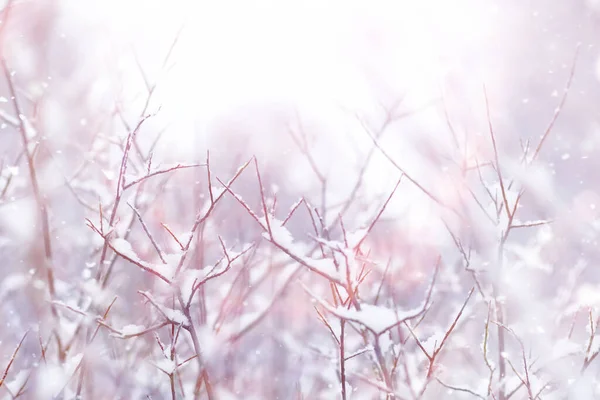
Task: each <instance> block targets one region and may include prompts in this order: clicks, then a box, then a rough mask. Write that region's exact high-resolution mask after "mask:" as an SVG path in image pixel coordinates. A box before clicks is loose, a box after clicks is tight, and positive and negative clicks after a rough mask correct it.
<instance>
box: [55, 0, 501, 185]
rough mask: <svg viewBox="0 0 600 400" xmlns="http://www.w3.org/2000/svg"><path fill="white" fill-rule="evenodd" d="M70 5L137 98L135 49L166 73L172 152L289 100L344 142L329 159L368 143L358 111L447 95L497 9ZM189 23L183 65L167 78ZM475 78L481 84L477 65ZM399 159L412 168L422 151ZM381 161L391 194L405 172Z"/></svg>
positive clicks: (111, 0)
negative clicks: (108, 50)
mask: <svg viewBox="0 0 600 400" xmlns="http://www.w3.org/2000/svg"><path fill="white" fill-rule="evenodd" d="M65 1H67V2H69V5H70V6H71V7H73V10H74V11H75V12H76V13H79V12H81V13H85V14H86V15H91V19H92V20H95V21H98V22H99V24H100V26H101V29H105V30H107V31H108V32H110V36H111V37H112V42H113V46H114V47H115V48H116V49H120V50H119V51H120V52H121V53H120V54H121V56H120V58H118V60H115V61H118V62H119V64H120V67H121V68H122V72H123V73H124V75H125V76H126V77H125V78H124V79H123V82H125V89H126V90H128V91H130V92H131V93H135V92H136V91H137V90H138V89H140V86H137V85H138V84H140V83H141V82H140V81H139V73H138V72H137V71H136V70H135V69H134V67H135V63H134V62H133V60H132V58H131V56H130V54H131V48H134V49H135V52H136V53H137V55H138V58H139V59H140V61H141V64H142V65H143V66H144V68H145V69H146V73H148V74H149V75H151V77H152V75H153V76H154V77H157V76H161V80H160V81H159V89H160V90H159V91H158V92H157V100H158V101H157V103H160V104H161V106H162V109H161V116H162V117H163V118H165V119H166V120H168V121H170V122H171V132H173V133H172V134H171V135H170V136H169V138H170V139H172V143H173V144H172V146H173V147H169V148H173V149H175V148H176V147H178V148H179V150H180V151H183V150H186V149H198V148H202V147H203V146H202V143H203V141H204V140H206V136H205V134H206V133H207V132H209V131H210V129H209V127H210V125H211V124H213V123H215V121H218V120H222V119H224V118H225V119H226V118H228V117H231V116H232V115H235V113H237V112H239V110H240V108H239V107H244V106H250V107H252V106H256V105H258V106H259V107H258V110H259V112H261V111H264V113H265V115H268V114H269V110H268V109H264V108H265V107H263V109H261V106H263V105H265V104H267V105H268V104H280V105H283V107H289V108H290V110H293V109H296V110H298V112H299V113H300V115H301V116H303V117H305V116H306V118H307V120H312V121H320V122H322V124H324V125H326V126H328V127H331V129H325V130H324V131H326V132H327V134H328V135H330V136H331V137H329V138H328V140H329V141H330V142H333V143H335V146H334V147H335V149H331V150H330V153H329V154H328V158H329V160H335V159H336V154H338V155H339V154H342V153H343V152H344V151H347V152H348V154H349V152H350V150H349V149H348V146H351V145H352V146H356V143H357V142H358V143H359V145H360V143H361V141H362V143H363V144H364V145H369V144H370V142H369V139H368V137H367V136H366V135H365V134H364V132H355V133H356V134H355V135H354V137H353V138H352V139H353V140H348V139H349V137H348V135H352V129H355V130H358V129H359V126H357V124H356V120H355V119H354V116H353V113H354V112H357V113H358V114H361V115H366V116H368V117H373V115H374V113H375V112H376V110H377V111H380V108H379V105H380V104H387V105H390V104H391V103H393V102H395V101H396V100H397V99H398V98H399V97H401V96H402V95H404V94H407V95H408V96H407V98H406V100H405V106H406V107H407V108H408V109H410V108H411V107H413V108H414V107H419V106H421V105H423V104H425V103H427V102H430V101H432V100H433V99H435V98H439V96H440V87H441V86H442V83H443V80H444V78H445V75H446V74H447V73H448V72H449V71H452V70H453V69H457V68H458V69H460V70H461V73H464V71H463V69H464V62H465V59H467V60H468V59H469V58H470V57H473V54H478V53H477V51H478V50H481V49H480V46H481V45H482V43H484V41H485V40H486V39H487V36H489V35H490V34H491V33H492V32H493V29H494V24H495V23H497V19H496V14H497V12H498V10H497V9H496V8H494V7H490V5H489V4H490V3H489V2H481V1H477V0H455V1H448V0H390V1H387V0H375V1H357V0H354V1H348V0H345V1H341V0H334V1H326V2H322V1H317V0H308V1H286V0H277V1H275V0H261V1H239V0H225V1H198V0H169V1H166V0H162V1H161V0H105V1H102V2H93V3H92V4H93V7H96V8H95V9H94V8H92V6H91V5H90V3H88V2H85V4H83V2H79V1H75V0H65ZM182 26H183V31H182V35H181V37H180V40H179V42H178V44H177V46H176V49H175V52H174V54H173V56H172V59H171V60H172V64H174V67H173V68H172V69H170V70H169V72H168V74H166V75H159V74H158V73H157V72H158V71H159V70H160V64H161V63H162V60H163V58H164V56H165V54H166V52H167V49H168V48H169V46H170V45H171V43H172V41H173V38H174V37H175V35H176V33H177V31H178V30H179V29H180V28H181V27H182ZM114 54H119V53H118V52H117V53H114ZM473 68H476V67H475V64H474V67H473ZM468 74H469V77H470V78H471V79H473V80H477V78H478V77H477V74H478V71H476V70H475V69H474V70H473V71H468ZM132 77H133V78H132ZM136 79H137V81H136ZM481 82H483V80H482V81H481ZM478 87H480V86H478ZM349 110H350V112H349ZM438 111H439V110H432V111H431V113H430V114H427V113H425V114H424V115H423V117H422V118H421V120H420V121H419V124H425V125H428V126H430V127H431V126H433V127H436V129H432V130H439V129H437V127H438V126H444V123H445V122H444V121H443V119H440V118H439V114H436V113H437V112H438ZM350 120H351V121H352V124H353V125H354V128H352V129H349V128H348V126H349V125H351V124H350ZM373 122H374V124H375V125H378V124H379V123H380V121H373ZM443 129H445V128H443ZM249 131H251V135H253V140H254V141H255V143H264V142H265V140H266V141H269V140H271V139H270V138H269V137H266V136H264V133H263V132H260V129H254V130H250V129H249ZM257 131H258V132H257ZM175 132H176V133H175ZM267 134H270V135H273V134H274V133H273V132H267ZM350 143H352V144H350ZM177 145H178V146H177ZM263 147H264V146H263ZM404 147H406V148H408V146H404ZM405 151H408V150H405ZM335 152H337V153H335ZM401 156H402V157H404V158H403V162H404V165H407V164H410V162H411V159H410V157H411V156H414V155H411V154H402V155H401ZM338 158H339V157H338ZM381 165H382V168H383V169H381V170H375V171H374V172H373V176H369V177H368V178H369V179H368V182H369V184H372V185H374V186H375V187H386V188H388V189H389V183H390V181H389V179H388V178H392V180H395V179H397V176H396V174H393V176H392V175H390V174H389V173H386V171H389V170H388V169H387V168H389V163H387V161H385V160H384V161H383V162H382V164H381ZM384 167H387V168H384ZM339 168H343V166H340V167H339ZM305 180H306V179H305Z"/></svg>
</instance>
